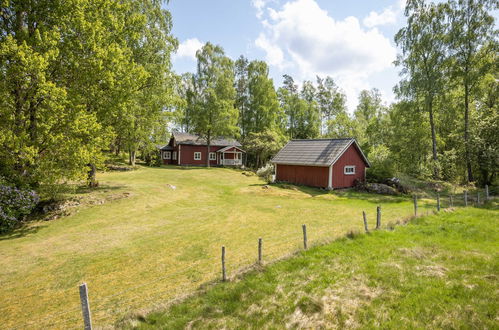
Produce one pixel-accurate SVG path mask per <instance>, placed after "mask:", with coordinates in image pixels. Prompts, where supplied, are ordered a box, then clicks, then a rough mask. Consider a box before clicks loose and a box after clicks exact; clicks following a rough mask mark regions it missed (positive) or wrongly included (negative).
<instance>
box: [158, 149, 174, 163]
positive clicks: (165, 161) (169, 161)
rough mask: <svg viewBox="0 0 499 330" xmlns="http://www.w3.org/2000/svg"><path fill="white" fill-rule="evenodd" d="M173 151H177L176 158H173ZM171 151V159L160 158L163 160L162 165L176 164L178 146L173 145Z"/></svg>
mask: <svg viewBox="0 0 499 330" xmlns="http://www.w3.org/2000/svg"><path fill="white" fill-rule="evenodd" d="M161 152H162V151H161ZM174 152H176V153H177V159H173V153H174ZM171 153H172V156H171V159H163V158H161V160H162V162H163V164H164V165H177V164H178V146H176V147H174V148H173V150H171ZM160 157H162V155H161V154H160Z"/></svg>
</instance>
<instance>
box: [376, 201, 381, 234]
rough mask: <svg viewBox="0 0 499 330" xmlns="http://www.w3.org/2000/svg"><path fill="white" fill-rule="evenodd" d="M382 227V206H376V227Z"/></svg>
mask: <svg viewBox="0 0 499 330" xmlns="http://www.w3.org/2000/svg"><path fill="white" fill-rule="evenodd" d="M380 228H381V206H378V207H377V208H376V229H380Z"/></svg>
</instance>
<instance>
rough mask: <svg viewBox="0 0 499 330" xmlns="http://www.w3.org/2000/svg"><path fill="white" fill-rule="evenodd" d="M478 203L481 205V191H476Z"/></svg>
mask: <svg viewBox="0 0 499 330" xmlns="http://www.w3.org/2000/svg"><path fill="white" fill-rule="evenodd" d="M476 205H480V192H479V191H477V192H476Z"/></svg>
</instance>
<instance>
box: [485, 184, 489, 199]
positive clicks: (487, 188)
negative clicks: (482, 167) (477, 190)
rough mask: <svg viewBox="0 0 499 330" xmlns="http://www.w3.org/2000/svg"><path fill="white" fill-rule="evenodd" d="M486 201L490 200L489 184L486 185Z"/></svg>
mask: <svg viewBox="0 0 499 330" xmlns="http://www.w3.org/2000/svg"><path fill="white" fill-rule="evenodd" d="M485 200H486V201H488V200H489V185H488V184H486V185H485Z"/></svg>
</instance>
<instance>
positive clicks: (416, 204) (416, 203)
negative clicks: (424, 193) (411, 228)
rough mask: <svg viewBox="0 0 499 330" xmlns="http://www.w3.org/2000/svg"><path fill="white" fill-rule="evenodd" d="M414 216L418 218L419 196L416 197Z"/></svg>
mask: <svg viewBox="0 0 499 330" xmlns="http://www.w3.org/2000/svg"><path fill="white" fill-rule="evenodd" d="M414 216H415V217H417V216H418V196H416V195H414Z"/></svg>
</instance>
